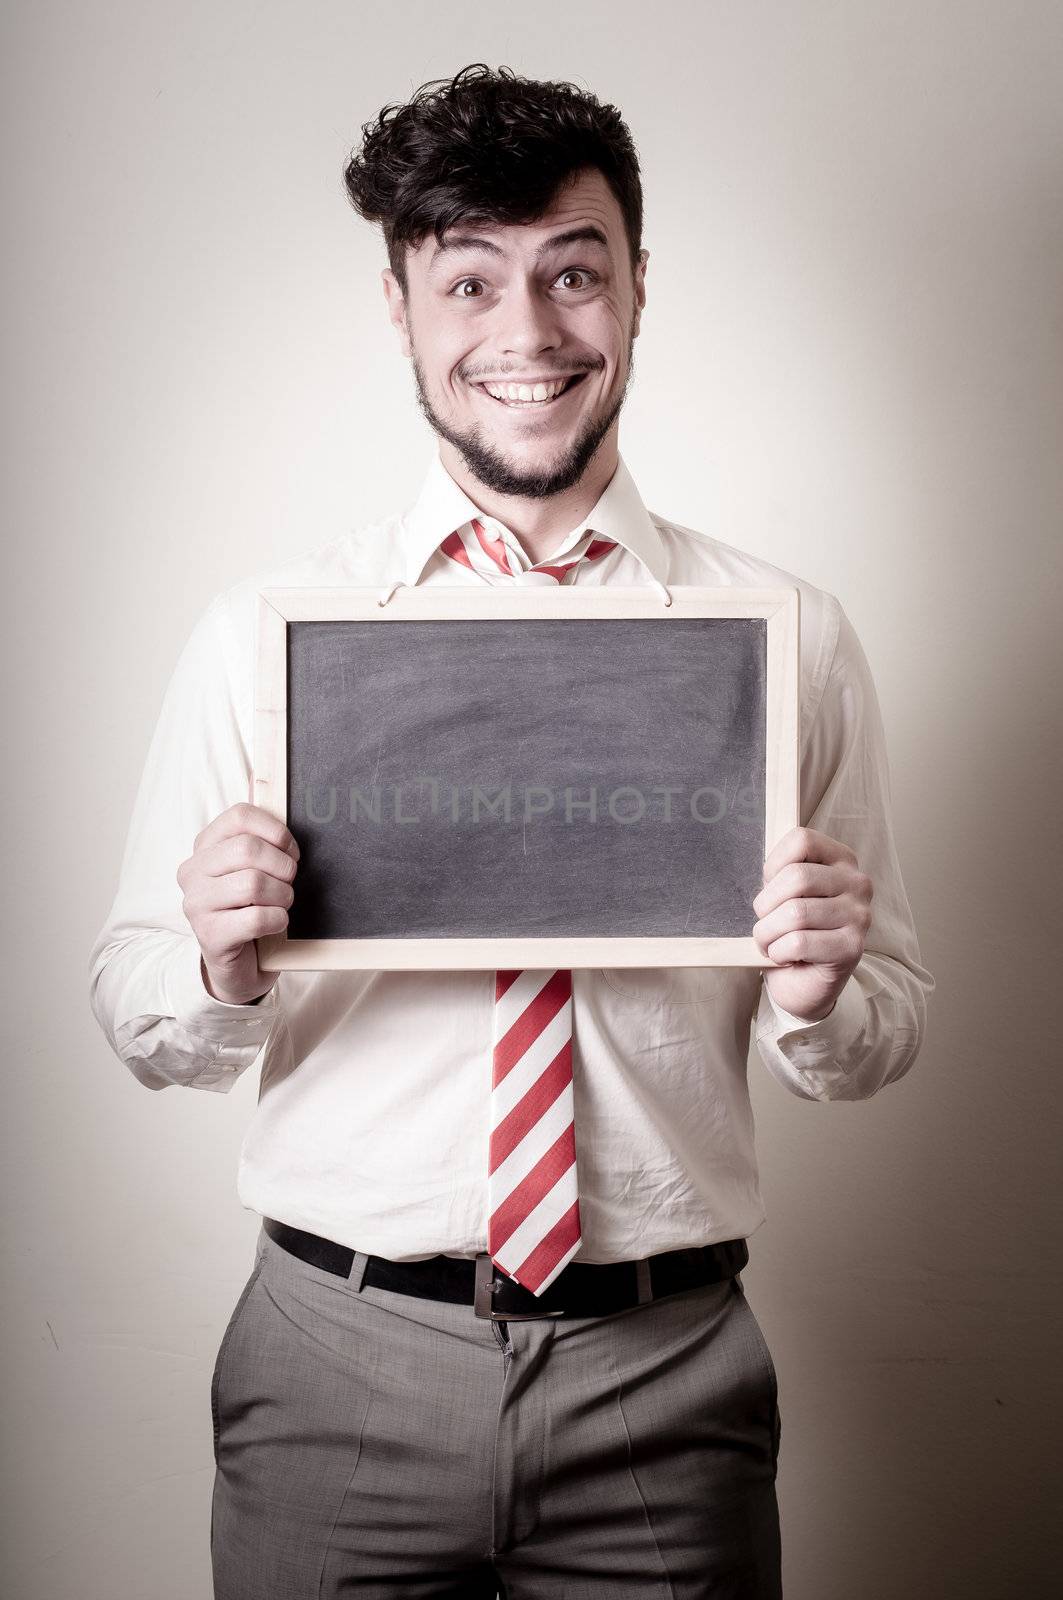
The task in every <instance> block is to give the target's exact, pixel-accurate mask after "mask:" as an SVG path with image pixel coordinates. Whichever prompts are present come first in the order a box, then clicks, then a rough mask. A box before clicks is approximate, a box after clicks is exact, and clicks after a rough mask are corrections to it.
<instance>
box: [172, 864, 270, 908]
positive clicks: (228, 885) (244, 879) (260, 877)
mask: <svg viewBox="0 0 1063 1600" xmlns="http://www.w3.org/2000/svg"><path fill="white" fill-rule="evenodd" d="M294 899H295V890H294V889H293V888H292V886H291V884H290V883H282V882H281V880H280V879H279V878H274V877H272V876H271V875H270V873H268V872H260V871H259V869H258V868H257V867H245V868H244V870H243V871H242V872H226V873H224V874H223V875H222V876H221V877H219V878H215V877H204V878H201V879H200V880H199V882H198V883H197V884H196V885H195V886H194V887H193V888H192V890H191V891H190V893H189V894H187V895H186V896H185V906H184V910H185V916H186V917H189V918H190V919H191V915H194V914H196V913H203V912H208V911H232V910H235V909H238V908H239V907H241V906H285V907H287V906H290V905H291V904H292V902H293V901H294Z"/></svg>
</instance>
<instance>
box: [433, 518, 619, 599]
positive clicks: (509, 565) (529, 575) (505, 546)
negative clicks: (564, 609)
mask: <svg viewBox="0 0 1063 1600" xmlns="http://www.w3.org/2000/svg"><path fill="white" fill-rule="evenodd" d="M442 548H443V551H444V553H445V554H446V555H448V556H450V557H451V559H452V560H455V561H457V562H459V563H460V564H461V565H463V566H466V567H468V568H469V569H471V570H472V571H473V572H476V573H478V574H479V575H480V577H482V578H486V580H487V581H488V582H489V583H523V584H525V585H528V586H531V585H536V584H538V585H547V584H559V583H564V582H565V581H566V579H568V580H569V581H571V576H570V575H572V574H573V569H574V568H576V567H577V566H579V564H580V563H581V562H583V561H596V560H599V559H600V558H601V557H602V556H604V555H606V554H607V553H608V552H609V551H610V550H615V549H616V542H615V540H613V539H606V538H603V537H601V536H600V535H598V534H596V533H595V532H594V530H593V528H585V529H584V530H583V532H582V533H581V534H580V536H579V538H578V539H577V540H576V541H575V543H574V544H572V545H570V546H569V548H568V549H567V550H564V553H563V554H561V555H557V556H550V557H548V558H547V559H546V560H545V561H539V562H535V563H533V562H531V561H530V560H529V559H528V556H527V555H526V553H525V551H524V550H523V549H522V548H521V545H520V542H519V540H518V539H517V538H516V537H515V536H514V535H513V534H512V533H511V532H510V531H509V529H508V528H506V527H504V526H503V525H502V523H500V522H498V521H496V520H495V518H494V517H487V516H480V517H473V518H472V520H471V521H470V522H467V523H466V524H465V525H464V527H461V528H459V529H457V531H456V532H454V533H452V534H451V535H450V537H449V538H448V539H445V540H444V542H443V546H442Z"/></svg>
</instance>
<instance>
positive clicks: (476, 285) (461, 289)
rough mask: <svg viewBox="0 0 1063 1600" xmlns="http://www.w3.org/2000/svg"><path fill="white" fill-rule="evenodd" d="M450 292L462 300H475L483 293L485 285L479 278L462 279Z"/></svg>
mask: <svg viewBox="0 0 1063 1600" xmlns="http://www.w3.org/2000/svg"><path fill="white" fill-rule="evenodd" d="M470 291H473V292H471V293H470ZM450 292H451V294H456V295H457V296H458V298H459V299H461V300H475V299H477V298H478V296H479V295H480V294H481V293H482V292H483V284H482V283H481V282H480V280H479V278H461V279H459V280H458V282H457V283H456V284H455V285H454V287H453V289H452V290H451V291H450Z"/></svg>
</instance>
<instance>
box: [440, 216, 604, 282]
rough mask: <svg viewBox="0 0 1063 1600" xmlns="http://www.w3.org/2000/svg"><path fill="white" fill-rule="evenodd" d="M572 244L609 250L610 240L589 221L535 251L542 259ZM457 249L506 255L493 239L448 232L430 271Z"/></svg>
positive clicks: (567, 230)
mask: <svg viewBox="0 0 1063 1600" xmlns="http://www.w3.org/2000/svg"><path fill="white" fill-rule="evenodd" d="M570 244H596V245H599V246H600V247H601V248H602V249H603V250H608V248H609V241H608V239H607V238H606V237H605V234H604V233H603V232H602V230H601V228H596V227H595V226H594V225H593V223H588V224H587V225H586V226H585V227H582V228H568V229H566V231H565V232H564V233H555V234H554V236H553V238H552V239H545V240H544V241H543V243H542V244H541V245H540V246H539V248H538V250H537V251H536V252H535V259H536V261H541V260H542V259H543V257H544V256H547V255H549V254H550V252H551V251H552V250H558V249H561V248H562V247H563V246H565V245H570ZM456 250H482V251H484V253H485V254H486V255H489V256H504V255H505V251H504V250H503V249H502V248H501V246H500V245H497V244H495V242H494V240H493V239H481V238H479V237H478V236H476V235H474V234H470V233H452V234H448V235H447V237H446V238H445V239H444V240H443V243H442V244H439V245H437V246H436V249H435V254H434V255H433V256H432V260H431V264H430V266H429V269H428V270H429V271H430V272H431V271H432V269H433V268H434V267H435V264H436V262H437V261H438V260H439V258H440V256H443V255H448V254H451V253H453V252H454V251H456Z"/></svg>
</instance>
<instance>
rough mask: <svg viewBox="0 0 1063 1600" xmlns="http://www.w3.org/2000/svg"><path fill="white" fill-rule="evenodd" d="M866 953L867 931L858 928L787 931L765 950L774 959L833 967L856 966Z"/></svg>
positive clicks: (781, 961) (783, 961) (782, 961)
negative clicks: (864, 937)
mask: <svg viewBox="0 0 1063 1600" xmlns="http://www.w3.org/2000/svg"><path fill="white" fill-rule="evenodd" d="M758 943H759V941H758ZM863 953H864V940H863V935H862V934H860V933H859V932H858V931H857V930H856V929H855V928H852V927H845V928H830V929H819V930H816V929H810V928H802V929H801V930H799V931H798V932H797V933H784V934H783V935H782V937H781V938H779V939H773V940H772V941H771V943H770V944H769V945H768V946H767V947H766V949H765V950H764V954H765V955H766V956H768V958H769V959H770V960H772V961H778V962H780V963H789V962H794V961H800V962H804V963H806V964H809V965H812V964H814V963H816V962H819V963H821V964H823V965H826V966H832V967H855V966H856V963H857V962H858V961H859V960H860V957H861V956H862V955H863Z"/></svg>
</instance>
